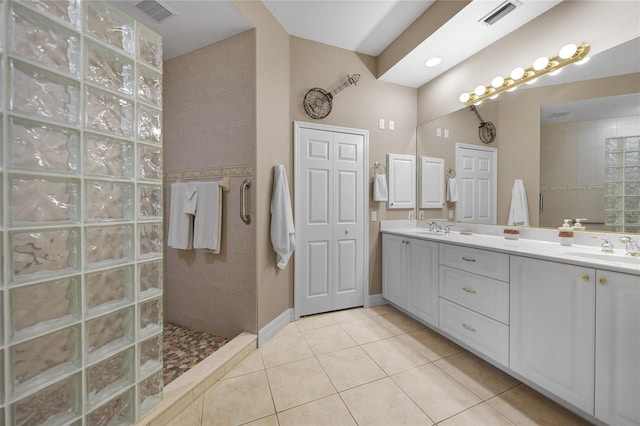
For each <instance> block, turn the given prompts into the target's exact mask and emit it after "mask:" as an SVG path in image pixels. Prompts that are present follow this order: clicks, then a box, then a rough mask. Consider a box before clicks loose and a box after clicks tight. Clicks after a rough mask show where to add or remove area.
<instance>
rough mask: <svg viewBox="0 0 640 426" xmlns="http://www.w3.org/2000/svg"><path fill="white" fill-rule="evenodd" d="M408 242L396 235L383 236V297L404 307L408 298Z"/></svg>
mask: <svg viewBox="0 0 640 426" xmlns="http://www.w3.org/2000/svg"><path fill="white" fill-rule="evenodd" d="M406 242H407V239H406V238H403V237H398V236H396V235H388V234H384V235H383V236H382V297H384V298H385V299H387V300H388V301H389V302H391V303H395V304H396V305H398V306H400V307H402V308H404V307H406V300H407V286H406V278H405V272H406V260H405V259H406V245H407V244H406Z"/></svg>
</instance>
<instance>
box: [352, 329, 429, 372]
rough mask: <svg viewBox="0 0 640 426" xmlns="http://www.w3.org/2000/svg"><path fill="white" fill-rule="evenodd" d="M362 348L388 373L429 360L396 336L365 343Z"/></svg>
mask: <svg viewBox="0 0 640 426" xmlns="http://www.w3.org/2000/svg"><path fill="white" fill-rule="evenodd" d="M362 349H364V350H365V351H366V352H367V353H368V354H369V356H370V357H371V358H373V360H374V361H375V362H376V363H377V364H378V365H379V366H380V367H382V369H383V370H384V371H385V373H387V374H388V375H392V374H396V373H400V372H402V371H405V370H409V369H411V368H414V367H417V366H419V365H422V364H426V363H427V362H430V361H429V360H428V359H426V358H425V357H423V356H422V355H420V354H419V353H418V352H416V351H414V350H413V349H411V346H409V345H407V344H406V343H404V342H403V341H402V340H400V338H398V337H390V338H388V339H383V340H377V341H375V342H371V343H367V344H366V345H362Z"/></svg>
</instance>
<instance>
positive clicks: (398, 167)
mask: <svg viewBox="0 0 640 426" xmlns="http://www.w3.org/2000/svg"><path fill="white" fill-rule="evenodd" d="M387 173H389V201H388V202H387V208H388V209H413V208H415V206H416V157H415V155H404V154H387Z"/></svg>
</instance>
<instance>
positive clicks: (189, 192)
mask: <svg viewBox="0 0 640 426" xmlns="http://www.w3.org/2000/svg"><path fill="white" fill-rule="evenodd" d="M184 185H185V187H184V212H185V213H186V214H193V215H195V214H196V207H197V206H198V183H197V182H189V183H185V184H184Z"/></svg>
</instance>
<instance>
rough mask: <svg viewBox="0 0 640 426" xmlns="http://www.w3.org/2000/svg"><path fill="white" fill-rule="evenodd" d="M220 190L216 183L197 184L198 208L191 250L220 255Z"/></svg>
mask: <svg viewBox="0 0 640 426" xmlns="http://www.w3.org/2000/svg"><path fill="white" fill-rule="evenodd" d="M221 232H222V188H221V187H220V185H219V184H218V182H198V206H197V209H196V218H195V220H194V224H193V248H194V249H207V250H210V251H211V252H212V253H215V254H218V253H220V235H221Z"/></svg>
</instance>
